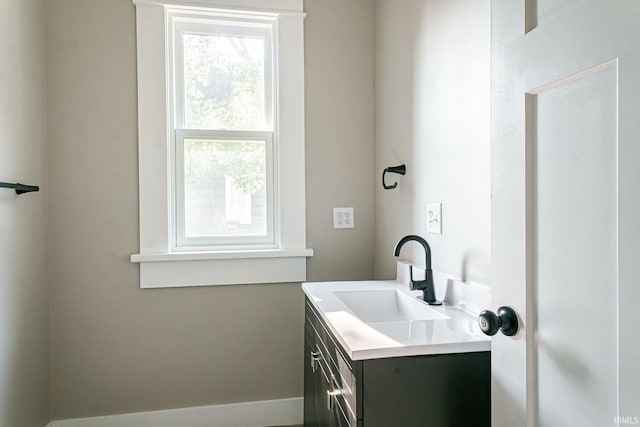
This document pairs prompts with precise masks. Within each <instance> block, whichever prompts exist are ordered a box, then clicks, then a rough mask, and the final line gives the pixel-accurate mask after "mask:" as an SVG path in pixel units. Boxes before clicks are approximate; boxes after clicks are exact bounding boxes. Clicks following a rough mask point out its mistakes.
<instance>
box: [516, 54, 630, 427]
mask: <svg viewBox="0 0 640 427" xmlns="http://www.w3.org/2000/svg"><path fill="white" fill-rule="evenodd" d="M593 70H594V71H593V72H589V71H586V72H584V73H581V74H580V76H581V77H580V78H568V79H566V80H564V81H560V82H556V83H554V84H552V85H550V86H549V87H548V88H547V89H545V88H543V89H541V90H539V91H538V93H537V94H535V95H528V96H529V97H530V98H529V99H528V102H527V117H528V123H527V127H530V126H534V127H535V130H534V131H533V132H532V130H531V129H528V134H529V135H531V137H530V138H529V139H528V141H527V144H528V145H529V147H527V151H528V153H529V163H528V167H529V168H530V169H531V170H530V171H529V173H528V176H529V178H530V179H533V182H530V183H529V184H530V185H529V186H528V192H529V193H530V194H528V195H527V197H528V199H529V200H530V201H531V203H530V207H529V212H528V215H529V218H531V224H532V228H531V233H530V234H529V236H528V239H533V241H532V242H529V245H530V248H531V250H530V253H529V256H530V257H532V258H533V259H531V260H530V264H529V265H531V266H532V271H531V272H530V274H529V277H530V280H529V283H528V286H529V287H531V289H529V292H528V294H529V297H530V298H531V302H532V304H531V308H532V310H530V312H529V314H528V316H529V322H528V323H529V328H533V327H534V326H537V333H532V334H530V335H529V338H530V342H529V344H530V345H532V346H533V348H532V350H533V351H532V352H530V355H531V357H530V359H531V360H530V361H529V363H530V364H531V363H533V364H534V366H532V367H531V369H532V371H531V372H533V373H535V374H534V375H535V381H532V382H531V384H530V387H529V388H530V390H529V392H530V393H535V399H533V401H532V403H533V405H532V406H533V408H532V410H534V411H535V412H536V413H535V416H534V418H537V421H538V423H537V425H539V426H541V427H557V426H569V425H580V426H589V425H610V424H611V422H612V419H611V414H615V413H616V411H617V400H618V396H617V390H618V383H617V377H618V375H617V360H618V348H617V342H618V330H617V319H618V305H617V290H618V280H617V270H618V267H617V228H618V227H617V217H618V209H617V199H618V191H617V177H618V170H617V152H618V144H617V73H616V71H617V70H616V66H615V64H612V65H611V66H609V67H607V68H605V69H601V67H597V68H594V69H593ZM531 332H534V330H533V329H531ZM536 382H537V390H536V388H535V387H534V385H535V383H536ZM536 401H537V402H536ZM593 402H598V404H597V405H594V404H593ZM536 403H537V404H536Z"/></svg>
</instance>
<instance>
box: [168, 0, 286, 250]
mask: <svg viewBox="0 0 640 427" xmlns="http://www.w3.org/2000/svg"><path fill="white" fill-rule="evenodd" d="M167 16H168V21H169V26H170V46H169V48H170V50H169V51H170V52H171V54H172V55H171V63H170V69H169V81H170V84H171V85H170V93H171V94H173V97H172V102H171V107H172V108H171V111H170V114H171V123H172V125H173V126H172V135H171V137H172V141H171V142H172V144H173V146H172V150H171V152H172V153H174V157H173V159H172V162H173V164H174V174H173V177H172V178H173V181H174V183H173V184H174V188H175V192H174V194H173V196H174V197H173V199H172V205H173V215H172V218H173V221H174V224H172V225H173V228H172V238H173V248H174V250H176V251H178V250H193V249H202V248H211V249H221V248H225V247H228V248H234V247H237V246H244V247H246V246H248V245H254V246H256V247H263V248H264V247H266V248H273V247H275V243H276V242H275V235H274V229H275V220H274V212H275V209H274V202H275V200H276V199H277V197H276V195H275V188H274V163H273V161H274V157H273V150H274V139H275V137H276V135H275V133H274V110H275V108H274V100H273V93H274V92H275V91H274V86H275V82H274V79H273V76H274V69H273V51H274V49H273V30H274V24H275V21H274V19H273V18H271V17H264V18H262V19H256V18H253V17H252V18H244V19H238V18H235V19H233V20H232V19H230V18H227V17H225V15H220V14H209V15H208V16H207V15H204V14H203V13H202V12H199V13H197V14H195V16H194V14H192V13H185V11H182V10H172V9H169V11H168V14H167Z"/></svg>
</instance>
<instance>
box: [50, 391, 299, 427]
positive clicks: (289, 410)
mask: <svg viewBox="0 0 640 427" xmlns="http://www.w3.org/2000/svg"><path fill="white" fill-rule="evenodd" d="M302 411H303V399H302V398H301V397H298V398H292V399H281V400H265V401H261V402H246V403H234V404H230V405H214V406H199V407H195V408H182V409H168V410H164V411H152V412H139V413H135V414H123V415H108V416H104V417H93V418H77V419H72V420H61V421H51V422H50V423H49V425H48V427H265V426H286V425H293V424H302Z"/></svg>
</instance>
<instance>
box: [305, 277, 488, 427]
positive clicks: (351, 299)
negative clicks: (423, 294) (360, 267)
mask: <svg viewBox="0 0 640 427" xmlns="http://www.w3.org/2000/svg"><path fill="white" fill-rule="evenodd" d="M303 288H304V291H305V294H306V298H305V354H304V366H305V372H304V423H305V426H351V427H356V426H367V427H370V426H381V427H390V426H393V427H396V426H408V427H412V426H416V427H417V426H435V427H450V426H471V425H473V426H487V427H488V426H489V425H490V424H491V389H490V387H491V386H490V365H491V356H490V341H489V339H488V337H486V336H484V335H483V334H482V333H481V332H480V330H479V328H478V326H477V322H476V318H475V316H474V315H473V314H472V313H469V312H467V311H466V310H464V309H462V308H460V307H456V306H452V305H447V304H446V302H445V305H443V306H441V307H434V308H432V307H429V306H427V305H425V304H424V303H423V302H421V301H417V300H416V299H415V295H416V294H415V293H412V292H410V291H408V287H407V286H405V284H404V283H403V282H402V280H399V281H388V282H387V281H371V282H328V283H305V284H304V285H303Z"/></svg>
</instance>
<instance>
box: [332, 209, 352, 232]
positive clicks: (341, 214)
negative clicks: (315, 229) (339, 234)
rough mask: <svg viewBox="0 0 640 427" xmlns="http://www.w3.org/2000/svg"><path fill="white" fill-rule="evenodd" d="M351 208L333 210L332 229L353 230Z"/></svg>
mask: <svg viewBox="0 0 640 427" xmlns="http://www.w3.org/2000/svg"><path fill="white" fill-rule="evenodd" d="M354 223H355V216H354V214H353V208H333V228H335V229H339V228H354Z"/></svg>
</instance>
